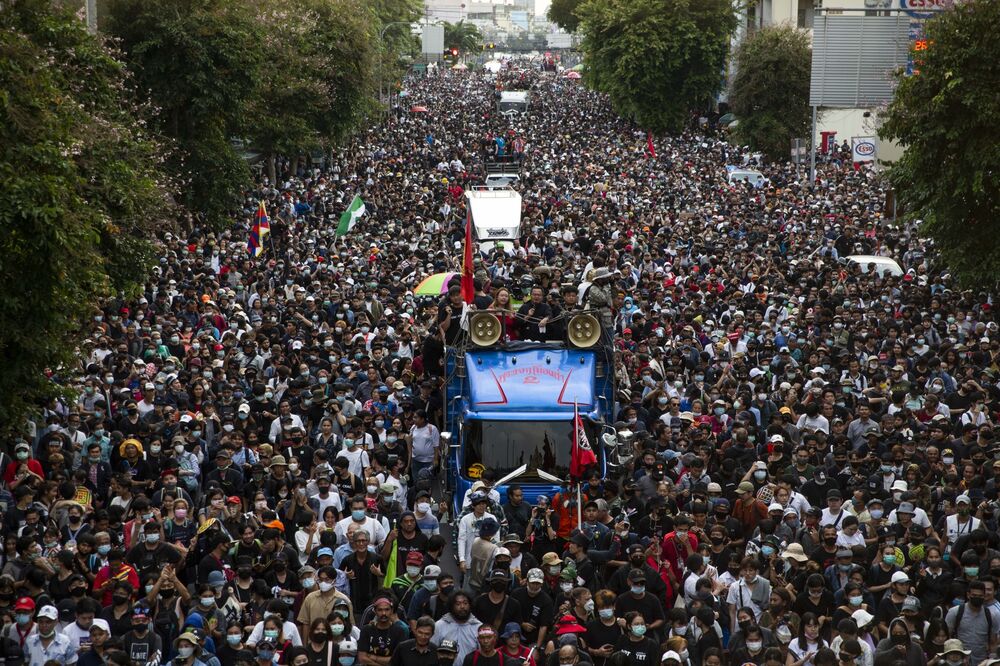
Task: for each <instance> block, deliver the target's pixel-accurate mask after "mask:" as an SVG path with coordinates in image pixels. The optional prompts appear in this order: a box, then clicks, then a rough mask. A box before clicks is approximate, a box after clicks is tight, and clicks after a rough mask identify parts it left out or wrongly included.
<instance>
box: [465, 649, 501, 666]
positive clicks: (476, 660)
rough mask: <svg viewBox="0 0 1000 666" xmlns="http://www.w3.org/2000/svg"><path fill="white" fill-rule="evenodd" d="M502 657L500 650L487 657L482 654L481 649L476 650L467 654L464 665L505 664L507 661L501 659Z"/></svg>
mask: <svg viewBox="0 0 1000 666" xmlns="http://www.w3.org/2000/svg"><path fill="white" fill-rule="evenodd" d="M501 659H502V657H501V656H500V653H499V652H496V653H494V654H493V656H492V657H487V656H486V655H483V654H480V653H479V650H476V651H475V652H470V653H469V654H467V655H465V660H464V661H462V666H503V664H504V663H505V662H503V661H501Z"/></svg>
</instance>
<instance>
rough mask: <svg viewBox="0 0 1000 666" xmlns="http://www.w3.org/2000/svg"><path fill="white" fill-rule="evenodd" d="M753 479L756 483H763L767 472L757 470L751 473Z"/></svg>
mask: <svg viewBox="0 0 1000 666" xmlns="http://www.w3.org/2000/svg"><path fill="white" fill-rule="evenodd" d="M753 478H754V479H756V480H757V481H763V480H764V479H766V478H767V472H766V471H765V470H762V469H759V470H757V471H756V472H754V473H753Z"/></svg>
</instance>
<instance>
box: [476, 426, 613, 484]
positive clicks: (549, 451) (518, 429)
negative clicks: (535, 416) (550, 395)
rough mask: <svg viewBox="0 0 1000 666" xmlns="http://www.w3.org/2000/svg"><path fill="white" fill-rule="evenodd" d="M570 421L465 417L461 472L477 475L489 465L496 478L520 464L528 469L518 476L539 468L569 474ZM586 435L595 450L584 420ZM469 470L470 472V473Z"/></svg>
mask: <svg viewBox="0 0 1000 666" xmlns="http://www.w3.org/2000/svg"><path fill="white" fill-rule="evenodd" d="M572 426H573V422H572V421H571V420H566V421H466V424H465V441H466V447H465V461H464V462H465V464H464V467H463V469H462V473H463V474H464V475H465V476H468V477H470V478H478V477H479V474H481V473H482V470H483V468H486V467H488V468H490V469H492V470H494V471H495V472H496V475H497V478H500V477H502V476H504V475H506V474H508V473H510V472H512V471H514V470H515V469H517V468H518V467H520V466H521V465H527V466H528V471H527V472H526V473H525V474H524V475H523V476H522V477H519V478H524V479H530V478H532V477H534V478H538V475H537V474H536V473H535V470H538V469H539V468H541V469H543V470H545V471H546V472H548V473H549V474H554V475H555V476H558V477H559V478H561V479H565V478H566V477H567V476H569V454H570V447H571V446H572V443H573V442H572V439H571V438H572V436H573V427H572ZM585 428H586V429H587V438H588V439H589V441H590V443H591V446H593V447H594V448H595V453H596V452H597V431H596V428H594V426H593V425H591V424H590V423H587V422H586V421H585ZM470 470H471V471H472V474H470V473H469V472H470Z"/></svg>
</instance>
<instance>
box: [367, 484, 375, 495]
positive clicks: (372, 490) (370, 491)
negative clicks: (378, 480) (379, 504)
mask: <svg viewBox="0 0 1000 666" xmlns="http://www.w3.org/2000/svg"><path fill="white" fill-rule="evenodd" d="M365 490H367V491H368V494H369V495H371V494H373V493H374V492H375V491H376V490H378V486H365Z"/></svg>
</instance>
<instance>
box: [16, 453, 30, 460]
mask: <svg viewBox="0 0 1000 666" xmlns="http://www.w3.org/2000/svg"><path fill="white" fill-rule="evenodd" d="M17 459H18V460H27V459H28V452H27V451H18V452H17Z"/></svg>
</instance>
